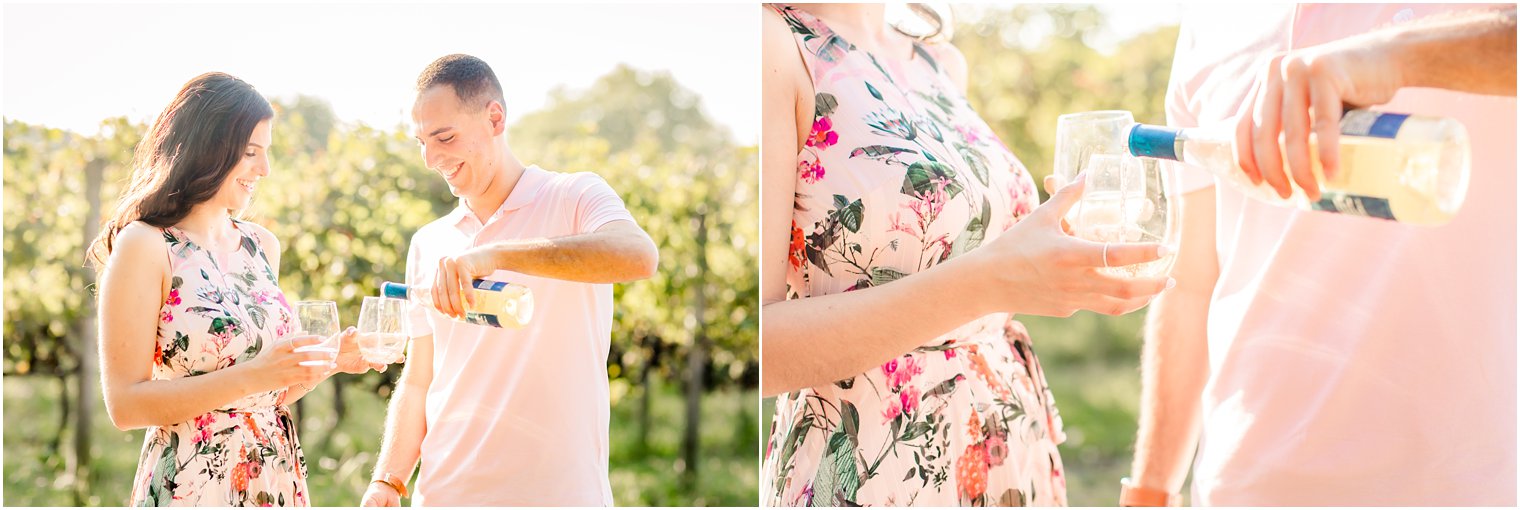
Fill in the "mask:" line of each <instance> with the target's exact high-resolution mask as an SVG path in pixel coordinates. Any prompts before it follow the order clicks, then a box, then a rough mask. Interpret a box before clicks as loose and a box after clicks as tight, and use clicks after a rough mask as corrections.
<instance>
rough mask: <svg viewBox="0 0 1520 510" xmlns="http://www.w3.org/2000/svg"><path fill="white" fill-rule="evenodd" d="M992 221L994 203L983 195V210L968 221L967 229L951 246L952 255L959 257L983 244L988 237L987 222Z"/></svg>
mask: <svg viewBox="0 0 1520 510" xmlns="http://www.w3.org/2000/svg"><path fill="white" fill-rule="evenodd" d="M991 221H992V204H991V203H989V202H988V201H987V197H986V196H983V197H982V212H981V213H979V214H978V215H977V216H976V217H974V218H971V221H969V222H966V229H965V230H962V231H961V234H960V235H959V236H956V238H955V245H954V246H952V247H951V248H950V256H951V257H957V256H960V255H963V254H965V253H966V252H968V251H971V250H974V249H976V247H978V246H981V245H982V241H983V240H985V239H987V224H988V222H991Z"/></svg>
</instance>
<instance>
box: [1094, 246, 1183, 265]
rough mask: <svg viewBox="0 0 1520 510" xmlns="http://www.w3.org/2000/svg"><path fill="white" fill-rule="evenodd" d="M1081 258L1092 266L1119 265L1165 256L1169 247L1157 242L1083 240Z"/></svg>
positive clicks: (1148, 260)
mask: <svg viewBox="0 0 1520 510" xmlns="http://www.w3.org/2000/svg"><path fill="white" fill-rule="evenodd" d="M1081 243H1082V245H1083V246H1082V247H1081V248H1079V250H1081V253H1082V256H1081V259H1082V260H1083V261H1085V262H1086V263H1087V265H1090V266H1092V267H1119V266H1128V265H1133V264H1139V263H1142V262H1150V261H1152V260H1157V259H1160V258H1161V257H1165V256H1166V254H1167V253H1168V252H1169V248H1167V247H1166V246H1165V245H1161V244H1157V243H1099V242H1094V241H1081Z"/></svg>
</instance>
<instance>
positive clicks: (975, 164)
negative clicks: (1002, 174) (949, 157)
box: [955, 144, 989, 186]
mask: <svg viewBox="0 0 1520 510" xmlns="http://www.w3.org/2000/svg"><path fill="white" fill-rule="evenodd" d="M955 149H956V150H958V151H960V153H961V159H964V160H966V166H968V167H971V174H972V175H975V176H976V180H977V181H980V182H981V183H982V185H983V186H987V185H988V180H987V179H988V173H989V170H988V169H987V156H986V155H984V154H982V153H981V151H978V150H975V149H972V148H971V147H968V146H966V145H964V144H955Z"/></svg>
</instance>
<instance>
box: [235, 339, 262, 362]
mask: <svg viewBox="0 0 1520 510" xmlns="http://www.w3.org/2000/svg"><path fill="white" fill-rule="evenodd" d="M262 350H264V337H263V336H262V335H254V336H253V342H250V343H249V344H248V348H247V349H244V350H243V354H241V355H239V356H238V359H237V361H236V362H235V363H243V362H246V361H249V360H252V359H253V358H254V357H255V356H258V355H259V351H262Z"/></svg>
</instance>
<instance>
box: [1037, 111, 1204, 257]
mask: <svg viewBox="0 0 1520 510" xmlns="http://www.w3.org/2000/svg"><path fill="white" fill-rule="evenodd" d="M1134 124H1135V118H1134V116H1133V115H1131V114H1130V113H1129V112H1126V111H1120V110H1111V111H1098V112H1082V113H1071V114H1066V115H1062V116H1061V117H1060V118H1059V119H1057V121H1056V160H1055V171H1054V175H1055V176H1056V177H1057V180H1058V181H1059V182H1060V183H1062V184H1064V183H1067V182H1071V180H1072V179H1074V178H1075V177H1076V176H1077V174H1078V173H1081V172H1085V174H1084V175H1083V179H1084V180H1085V181H1086V182H1087V186H1086V187H1085V188H1086V189H1084V190H1083V193H1082V200H1081V201H1079V202H1077V204H1076V205H1074V206H1072V209H1071V211H1070V212H1068V213H1067V216H1066V221H1067V223H1068V224H1070V225H1071V227H1072V232H1073V233H1074V234H1076V235H1077V236H1078V237H1081V238H1084V239H1088V240H1090V241H1096V242H1105V243H1161V244H1165V245H1168V246H1176V245H1177V242H1178V241H1179V235H1180V232H1181V224H1180V223H1181V221H1182V220H1181V217H1180V215H1179V205H1178V201H1177V198H1178V197H1177V196H1176V193H1177V190H1178V186H1179V185H1180V184H1179V182H1180V181H1178V178H1177V175H1176V172H1175V171H1172V169H1171V167H1170V166H1168V165H1164V164H1162V163H1161V162H1160V161H1157V160H1154V159H1150V158H1136V157H1133V156H1130V155H1129V140H1128V138H1129V130H1130V127H1131V126H1133V125H1134ZM1175 254H1176V250H1169V253H1168V254H1167V255H1166V256H1165V257H1162V258H1161V259H1158V260H1155V261H1152V262H1145V263H1141V264H1134V265H1130V266H1124V267H1112V268H1107V269H1106V272H1108V273H1109V274H1112V275H1116V276H1130V277H1155V276H1160V275H1164V274H1167V273H1169V272H1171V270H1172V263H1173V262H1175V260H1176V255H1175Z"/></svg>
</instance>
